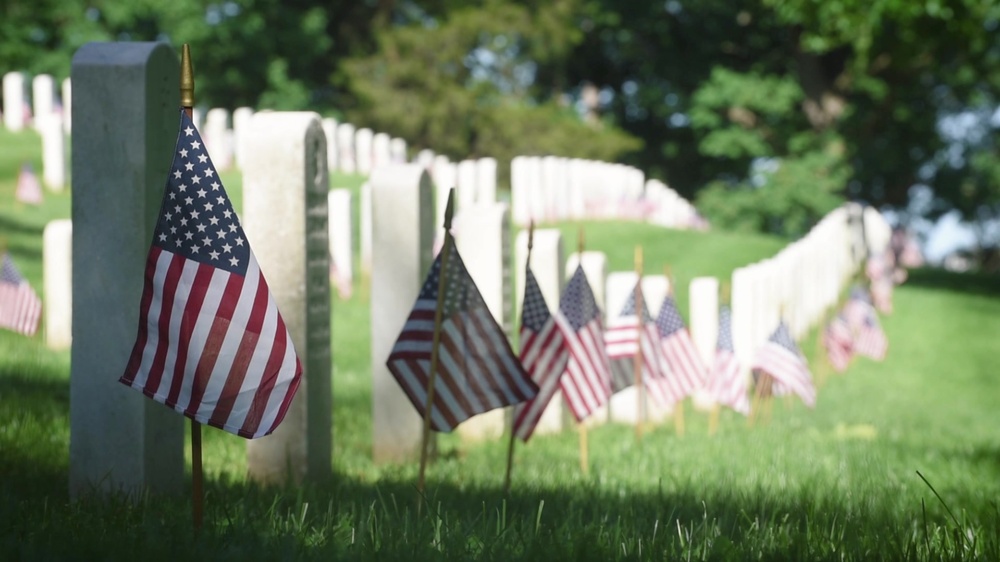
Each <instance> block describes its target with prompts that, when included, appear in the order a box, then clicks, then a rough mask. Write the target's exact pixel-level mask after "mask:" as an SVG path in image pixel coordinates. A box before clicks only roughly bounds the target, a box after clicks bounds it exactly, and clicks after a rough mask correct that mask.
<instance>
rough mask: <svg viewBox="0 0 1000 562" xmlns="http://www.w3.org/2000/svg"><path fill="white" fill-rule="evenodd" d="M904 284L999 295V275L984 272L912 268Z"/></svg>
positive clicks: (992, 295) (967, 292) (993, 295)
mask: <svg viewBox="0 0 1000 562" xmlns="http://www.w3.org/2000/svg"><path fill="white" fill-rule="evenodd" d="M906 285H912V286H915V287H922V288H927V289H935V290H945V291H952V292H957V293H966V294H969V293H971V294H977V295H984V296H990V297H997V296H1000V276H998V275H989V274H986V273H954V272H951V271H946V270H944V269H929V268H923V269H914V270H911V271H910V272H909V274H908V277H907V280H906Z"/></svg>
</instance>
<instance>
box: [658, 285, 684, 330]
mask: <svg viewBox="0 0 1000 562" xmlns="http://www.w3.org/2000/svg"><path fill="white" fill-rule="evenodd" d="M656 329H657V331H659V332H660V337H661V338H665V337H667V336H669V335H671V334H673V333H674V332H676V331H677V330H683V329H684V320H683V319H682V318H681V313H680V312H677V305H676V304H675V303H674V297H672V296H670V295H667V298H665V299H663V305H662V306H660V313H659V314H657V315H656Z"/></svg>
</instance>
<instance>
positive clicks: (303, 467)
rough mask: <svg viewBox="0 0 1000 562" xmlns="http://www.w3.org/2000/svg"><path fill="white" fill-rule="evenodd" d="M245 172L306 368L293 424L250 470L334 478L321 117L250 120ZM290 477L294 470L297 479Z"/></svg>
mask: <svg viewBox="0 0 1000 562" xmlns="http://www.w3.org/2000/svg"><path fill="white" fill-rule="evenodd" d="M246 154H247V157H248V158H249V159H248V160H247V163H246V169H245V170H244V171H243V217H242V218H243V228H244V230H245V231H246V234H247V239H248V241H249V242H250V247H252V248H253V251H254V255H255V256H256V257H257V261H258V262H259V263H260V269H261V271H262V272H263V274H264V277H265V278H266V279H267V283H268V286H269V287H270V289H271V294H272V295H273V296H274V300H275V302H276V303H277V305H278V309H279V310H280V311H281V315H282V318H284V320H285V325H286V326H287V327H288V333H289V334H290V335H291V337H292V342H293V343H294V344H295V349H296V351H297V352H298V354H299V360H300V361H301V362H302V371H303V372H302V382H301V383H300V386H299V390H298V392H297V393H296V395H295V398H294V400H293V401H292V403H291V405H290V406H289V408H288V412H287V413H286V415H285V419H284V421H283V422H282V423H281V425H280V426H278V429H276V430H275V431H274V433H272V434H271V435H268V436H266V437H261V438H260V439H255V440H253V441H248V442H247V469H248V471H249V474H250V476H251V478H253V479H255V480H257V481H262V482H275V483H282V482H287V481H289V480H291V481H297V480H299V479H301V478H302V477H304V476H308V477H309V478H310V479H311V480H317V479H322V478H325V477H327V476H328V475H329V474H330V472H331V466H330V462H331V450H332V445H333V443H332V431H333V423H332V409H331V403H332V401H333V397H332V388H331V378H332V365H331V361H330V335H331V333H330V278H329V275H330V246H329V241H328V231H327V218H328V215H327V192H328V191H329V185H330V183H329V176H328V175H327V169H326V136H325V135H324V134H323V127H322V125H321V123H320V117H319V115H317V114H316V113H311V112H281V111H276V112H264V113H257V114H255V115H254V116H253V118H252V119H251V120H250V132H249V133H248V136H247V153H246ZM289 471H291V472H290V473H289Z"/></svg>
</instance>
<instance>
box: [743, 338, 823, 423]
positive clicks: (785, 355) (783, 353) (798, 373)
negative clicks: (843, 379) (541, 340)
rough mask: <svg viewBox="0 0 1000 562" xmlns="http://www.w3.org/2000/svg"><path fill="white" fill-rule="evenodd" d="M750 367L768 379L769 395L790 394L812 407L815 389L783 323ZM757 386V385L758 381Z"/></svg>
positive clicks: (807, 367)
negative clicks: (771, 384)
mask: <svg viewBox="0 0 1000 562" xmlns="http://www.w3.org/2000/svg"><path fill="white" fill-rule="evenodd" d="M751 367H752V368H753V369H755V370H757V371H761V372H764V373H766V374H768V375H770V376H771V377H772V379H773V380H774V384H773V386H772V392H773V393H774V394H775V395H776V396H782V395H785V394H789V393H791V394H795V395H796V396H798V397H799V398H801V399H802V402H803V403H805V405H806V406H809V407H810V408H812V407H814V406H815V405H816V387H815V385H813V380H812V374H811V373H810V372H809V366H808V365H807V364H806V360H805V358H804V357H803V356H802V352H801V351H799V347H798V346H797V345H796V344H795V340H793V339H792V335H791V333H789V331H788V327H787V326H786V325H785V323H784V321H782V322H780V323H779V324H778V327H777V329H775V330H774V333H773V334H771V337H770V338H769V339H768V340H767V342H766V343H765V344H764V345H763V346H761V348H760V349H759V350H758V351H757V355H756V357H755V358H754V361H753V365H752V366H751ZM757 384H760V379H758V383H757Z"/></svg>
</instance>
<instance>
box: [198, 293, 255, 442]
mask: <svg viewBox="0 0 1000 562" xmlns="http://www.w3.org/2000/svg"><path fill="white" fill-rule="evenodd" d="M244 281H245V278H244V277H243V276H242V275H233V274H230V275H229V279H227V280H226V288H225V289H224V290H223V291H222V299H221V300H220V301H219V308H218V309H216V311H215V319H214V320H212V327H211V328H210V329H209V331H208V338H206V340H205V349H203V350H202V352H201V357H200V358H199V359H198V366H197V367H195V371H194V379H195V385H194V388H193V389H192V392H191V401H190V402H189V403H188V407H187V410H185V412H184V413H185V414H187V415H188V416H194V415H195V414H196V413H197V412H198V409H199V408H201V400H202V398H204V396H205V388H206V387H207V386H208V381H209V380H210V379H211V378H212V371H214V370H215V364H216V362H217V361H218V359H219V351H220V350H221V349H222V344H223V343H224V342H225V341H226V334H227V333H228V332H229V323H230V322H231V321H232V319H233V314H235V311H236V305H237V304H238V303H239V301H240V294H241V293H242V291H243V283H244ZM237 357H239V356H238V355H237ZM231 372H232V367H230V376H227V377H226V382H225V384H224V385H223V389H222V392H221V393H220V395H219V400H218V401H216V403H215V409H214V410H213V411H212V416H211V417H210V418H209V421H208V423H209V425H212V426H215V427H223V426H224V425H225V423H226V421H227V420H228V419H229V414H230V412H232V409H233V403H234V402H236V397H237V395H238V394H239V392H240V388H241V386H242V384H243V378H242V377H241V378H240V379H239V380H235V377H233V376H231ZM244 374H245V371H244ZM196 391H197V392H196Z"/></svg>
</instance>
